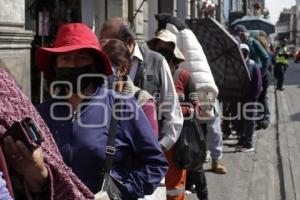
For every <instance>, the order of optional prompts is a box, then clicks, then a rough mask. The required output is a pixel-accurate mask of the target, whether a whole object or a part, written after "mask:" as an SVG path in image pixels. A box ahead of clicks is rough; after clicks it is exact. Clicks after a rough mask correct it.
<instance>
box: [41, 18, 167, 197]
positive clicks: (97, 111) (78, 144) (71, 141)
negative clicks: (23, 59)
mask: <svg viewBox="0 0 300 200" xmlns="http://www.w3.org/2000/svg"><path fill="white" fill-rule="evenodd" d="M36 61H37V65H38V66H39V67H40V69H41V70H42V71H44V73H45V75H46V77H48V79H52V80H55V81H54V83H53V84H52V86H53V88H57V89H58V93H56V94H54V95H52V98H51V99H49V100H47V101H45V102H43V103H42V104H41V105H39V106H38V110H39V112H40V113H41V115H42V117H43V118H44V120H45V121H46V123H47V125H48V126H49V128H50V130H51V131H52V132H53V136H54V139H55V141H56V143H57V145H58V147H59V150H60V152H61V154H62V156H63V159H64V161H65V163H66V164H67V165H68V166H69V167H71V169H72V171H73V172H74V173H75V174H76V175H77V176H78V177H79V178H80V179H81V181H83V183H85V184H86V185H87V186H88V188H89V189H90V190H91V191H92V192H94V193H96V192H98V191H99V190H100V188H101V185H102V182H103V176H102V175H101V174H102V172H103V168H105V166H104V163H105V161H106V155H107V154H112V155H113V157H114V159H113V165H112V172H111V176H113V177H114V178H115V179H117V180H118V181H119V182H120V183H121V185H122V186H123V187H122V188H121V193H122V195H123V196H122V198H121V199H124V200H125V199H130V200H133V199H137V198H139V197H143V196H144V195H145V194H151V193H152V192H153V191H154V189H155V188H156V187H157V186H158V184H159V183H160V181H161V179H162V178H163V177H164V176H165V173H166V171H167V162H166V160H165V158H164V155H163V152H162V151H161V149H160V146H159V144H158V141H157V140H156V138H155V137H154V134H153V130H152V128H151V125H150V123H149V122H148V120H147V118H146V116H145V114H144V113H143V111H142V110H141V109H140V108H139V107H138V105H137V104H136V102H135V101H134V99H133V98H128V97H124V96H122V95H118V93H116V92H114V91H113V90H109V89H107V88H105V87H104V83H106V80H105V78H106V76H109V75H111V74H112V69H111V66H110V63H109V61H108V58H107V56H106V55H105V54H104V53H103V51H102V48H101V46H100V44H99V42H98V40H97V37H96V35H95V34H94V33H93V32H92V31H91V30H90V29H89V28H88V27H87V26H86V25H84V24H81V23H72V24H65V25H63V26H61V28H60V29H59V31H58V34H57V39H56V43H55V45H54V48H41V49H39V50H38V51H37V54H36ZM54 85H56V87H55V86H54ZM115 99H119V103H115V102H116V101H115ZM114 111H115V112H114ZM113 112H114V113H113ZM112 117H114V118H115V119H116V120H117V122H118V123H117V127H116V138H115V148H112V147H109V146H107V139H108V135H109V134H110V130H109V129H110V127H109V124H110V121H111V119H112ZM128 158H133V162H130V161H131V160H129V159H128Z"/></svg>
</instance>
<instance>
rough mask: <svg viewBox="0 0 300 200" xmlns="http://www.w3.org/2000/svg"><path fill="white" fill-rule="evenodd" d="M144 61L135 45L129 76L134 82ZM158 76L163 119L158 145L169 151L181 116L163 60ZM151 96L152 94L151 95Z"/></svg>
mask: <svg viewBox="0 0 300 200" xmlns="http://www.w3.org/2000/svg"><path fill="white" fill-rule="evenodd" d="M141 61H144V59H143V55H142V53H141V51H140V48H139V46H138V45H137V44H136V45H135V47H134V50H133V53H132V56H131V62H132V64H131V69H130V73H129V76H130V78H131V79H132V80H134V78H135V76H136V72H137V69H138V67H139V62H141ZM160 76H161V79H162V84H161V87H160V106H161V108H160V109H158V111H161V114H159V113H158V114H159V115H161V116H162V117H163V121H162V124H161V126H160V133H159V134H160V135H159V138H160V140H159V143H160V144H161V145H162V146H163V147H164V148H165V149H167V150H169V149H170V148H171V147H172V146H173V145H174V144H175V143H176V141H177V139H178V137H179V135H180V132H181V129H182V125H183V115H182V111H181V107H180V103H179V100H178V97H177V93H176V89H175V85H174V82H173V77H172V74H171V70H170V67H169V64H168V63H167V61H166V60H165V59H163V63H162V67H161V69H160ZM151 95H153V94H151Z"/></svg>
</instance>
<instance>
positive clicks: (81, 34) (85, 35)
mask: <svg viewBox="0 0 300 200" xmlns="http://www.w3.org/2000/svg"><path fill="white" fill-rule="evenodd" d="M79 49H91V50H93V51H94V52H95V53H96V55H99V58H100V59H101V61H102V63H103V65H104V66H99V67H104V70H103V71H104V74H105V75H107V76H108V75H111V74H112V68H111V64H110V61H109V59H108V57H107V56H106V54H105V53H104V52H103V50H102V47H101V45H100V43H99V41H98V38H97V36H96V35H95V34H94V33H93V32H92V30H91V29H90V28H89V27H88V26H86V25H85V24H82V23H69V24H65V25H62V26H61V27H60V28H59V30H58V32H57V36H56V41H55V44H54V47H53V48H38V49H37V52H36V54H35V61H36V64H37V66H38V68H39V69H40V70H41V71H43V72H44V73H45V76H46V77H48V78H50V79H51V78H54V77H53V76H54V74H53V71H54V70H53V69H50V68H51V67H53V66H52V65H51V63H53V62H54V61H53V60H51V59H53V58H54V57H53V55H55V54H58V53H66V52H70V51H74V50H79Z"/></svg>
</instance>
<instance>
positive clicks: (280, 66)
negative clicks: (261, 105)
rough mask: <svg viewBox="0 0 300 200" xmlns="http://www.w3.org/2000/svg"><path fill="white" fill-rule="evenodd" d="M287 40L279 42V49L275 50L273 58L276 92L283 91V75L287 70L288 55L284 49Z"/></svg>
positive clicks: (285, 48)
mask: <svg viewBox="0 0 300 200" xmlns="http://www.w3.org/2000/svg"><path fill="white" fill-rule="evenodd" d="M286 43H287V39H283V40H282V41H281V44H280V47H278V48H277V51H276V56H275V70H274V75H275V78H276V79H277V88H276V89H277V90H280V91H283V90H284V88H283V82H284V73H285V71H286V69H287V68H288V54H287V47H286Z"/></svg>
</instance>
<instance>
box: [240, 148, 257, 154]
mask: <svg viewBox="0 0 300 200" xmlns="http://www.w3.org/2000/svg"><path fill="white" fill-rule="evenodd" d="M241 151H242V152H244V153H247V152H253V151H255V148H254V147H248V148H247V147H244V148H242V149H241Z"/></svg>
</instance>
